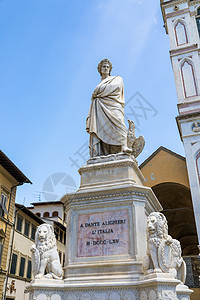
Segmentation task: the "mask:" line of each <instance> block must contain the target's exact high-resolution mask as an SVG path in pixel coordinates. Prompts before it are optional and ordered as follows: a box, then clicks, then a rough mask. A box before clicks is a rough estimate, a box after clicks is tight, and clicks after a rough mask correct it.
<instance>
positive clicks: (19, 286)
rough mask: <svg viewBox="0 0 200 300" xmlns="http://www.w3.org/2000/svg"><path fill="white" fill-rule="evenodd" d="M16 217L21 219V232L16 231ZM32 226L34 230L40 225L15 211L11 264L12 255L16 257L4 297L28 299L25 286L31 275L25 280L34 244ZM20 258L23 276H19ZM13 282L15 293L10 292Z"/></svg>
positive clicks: (20, 212)
mask: <svg viewBox="0 0 200 300" xmlns="http://www.w3.org/2000/svg"><path fill="white" fill-rule="evenodd" d="M18 216H20V217H21V218H22V219H23V222H22V228H21V231H19V230H18V229H17V219H18ZM25 221H28V222H29V224H30V227H29V234H28V236H26V235H25ZM32 225H33V226H35V228H36V227H37V226H38V225H40V224H39V223H38V222H36V221H35V220H33V219H32V218H31V217H29V216H28V215H27V214H25V213H24V212H23V211H22V210H20V209H17V213H16V222H15V232H14V240H13V247H12V255H11V262H12V256H13V254H15V255H17V263H16V271H15V274H9V278H8V284H7V292H6V297H13V298H14V299H16V300H28V299H29V295H28V294H27V293H26V286H27V285H28V284H29V283H30V281H31V278H32V274H31V278H27V270H28V261H31V251H30V248H31V246H32V245H33V244H34V243H35V240H34V239H32V238H31V231H32ZM9 257H10V255H9ZM21 257H23V258H24V259H25V267H24V275H23V276H20V274H19V272H20V262H21ZM11 267H12V264H11ZM10 271H11V268H10ZM13 280H14V285H15V289H16V291H12V290H10V284H11V282H12V281H13Z"/></svg>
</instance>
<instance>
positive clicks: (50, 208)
mask: <svg viewBox="0 0 200 300" xmlns="http://www.w3.org/2000/svg"><path fill="white" fill-rule="evenodd" d="M29 209H30V210H31V211H32V212H34V214H37V213H40V214H41V218H43V217H44V213H45V212H49V216H50V217H52V213H53V212H54V211H57V212H58V216H59V218H60V219H62V220H63V218H64V210H63V204H61V203H60V204H56V203H55V202H53V203H52V205H41V204H40V205H35V206H34V207H33V208H31V207H30V208H29Z"/></svg>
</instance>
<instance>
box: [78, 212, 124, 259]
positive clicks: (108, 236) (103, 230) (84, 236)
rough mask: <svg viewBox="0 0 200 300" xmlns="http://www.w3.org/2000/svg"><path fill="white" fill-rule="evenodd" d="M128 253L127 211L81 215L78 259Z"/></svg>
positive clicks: (79, 220) (79, 219) (79, 218)
mask: <svg viewBox="0 0 200 300" xmlns="http://www.w3.org/2000/svg"><path fill="white" fill-rule="evenodd" d="M128 253H129V231H128V211H127V210H117V211H108V212H102V213H92V214H82V215H79V217H78V257H88V256H103V255H122V254H124V255H125V254H128Z"/></svg>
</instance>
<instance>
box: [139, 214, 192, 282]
mask: <svg viewBox="0 0 200 300" xmlns="http://www.w3.org/2000/svg"><path fill="white" fill-rule="evenodd" d="M143 271H144V273H145V274H149V273H169V274H171V276H172V278H177V279H179V280H181V281H182V282H183V283H184V282H185V277H186V265H185V262H184V260H183V258H182V257H181V246H180V243H179V241H177V240H175V239H172V237H171V236H170V235H168V224H167V220H166V218H165V216H164V215H163V214H162V213H159V212H153V213H151V214H150V215H149V217H148V219H147V256H146V257H145V258H144V261H143Z"/></svg>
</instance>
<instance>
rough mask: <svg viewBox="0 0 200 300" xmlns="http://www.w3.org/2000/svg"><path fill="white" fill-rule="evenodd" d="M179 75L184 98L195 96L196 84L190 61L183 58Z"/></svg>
mask: <svg viewBox="0 0 200 300" xmlns="http://www.w3.org/2000/svg"><path fill="white" fill-rule="evenodd" d="M181 76H182V82H183V89H184V94H185V95H184V96H185V98H188V97H193V96H197V95H198V94H197V85H196V79H195V73H194V67H193V64H192V62H190V61H189V60H184V61H183V63H182V64H181Z"/></svg>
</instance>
